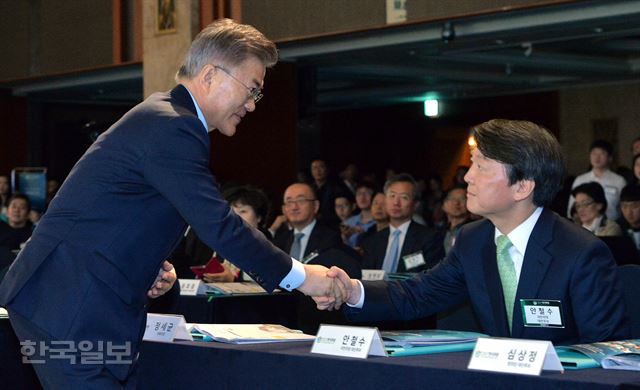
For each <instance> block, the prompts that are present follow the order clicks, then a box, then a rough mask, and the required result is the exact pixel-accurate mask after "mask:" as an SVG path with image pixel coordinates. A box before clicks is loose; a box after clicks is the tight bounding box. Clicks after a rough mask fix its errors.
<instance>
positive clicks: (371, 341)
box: [311, 324, 387, 359]
mask: <svg viewBox="0 0 640 390" xmlns="http://www.w3.org/2000/svg"><path fill="white" fill-rule="evenodd" d="M311 353H319V354H323V355H333V356H346V357H354V358H359V359H366V358H367V356H369V355H372V356H387V351H386V350H385V349H384V344H383V343H382V338H381V337H380V332H379V331H378V328H365V327H360V326H336V325H325V324H322V325H320V329H318V334H317V336H316V339H315V341H314V342H313V346H312V347H311Z"/></svg>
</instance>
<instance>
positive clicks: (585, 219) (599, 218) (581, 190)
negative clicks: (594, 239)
mask: <svg viewBox="0 0 640 390" xmlns="http://www.w3.org/2000/svg"><path fill="white" fill-rule="evenodd" d="M571 195H573V197H574V198H575V200H576V201H575V203H574V204H573V205H574V206H575V208H576V212H577V213H578V218H579V219H580V222H581V223H582V227H583V228H585V229H587V230H588V231H590V232H592V233H593V234H595V235H596V236H600V237H606V236H620V235H621V234H622V230H621V229H620V225H618V224H617V223H616V222H615V221H613V220H611V219H609V218H608V217H607V214H606V210H607V198H606V196H605V194H604V189H603V188H602V186H601V185H600V184H599V183H597V182H595V181H592V182H589V183H584V184H580V185H579V186H577V187H575V188H574V189H573V190H572V191H571Z"/></svg>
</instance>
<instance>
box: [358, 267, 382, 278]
mask: <svg viewBox="0 0 640 390" xmlns="http://www.w3.org/2000/svg"><path fill="white" fill-rule="evenodd" d="M384 275H385V272H384V270H383V269H363V270H362V280H384Z"/></svg>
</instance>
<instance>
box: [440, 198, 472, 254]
mask: <svg viewBox="0 0 640 390" xmlns="http://www.w3.org/2000/svg"><path fill="white" fill-rule="evenodd" d="M442 210H444V213H445V214H446V216H447V226H446V228H445V235H444V241H443V246H444V253H445V254H448V253H449V251H451V248H452V247H453V245H454V244H455V240H456V236H457V235H458V232H459V231H460V229H461V228H462V225H464V224H466V223H469V222H471V216H470V215H469V211H468V210H467V190H466V189H465V188H460V187H454V188H452V189H450V190H449V191H447V193H446V194H445V197H444V202H443V203H442Z"/></svg>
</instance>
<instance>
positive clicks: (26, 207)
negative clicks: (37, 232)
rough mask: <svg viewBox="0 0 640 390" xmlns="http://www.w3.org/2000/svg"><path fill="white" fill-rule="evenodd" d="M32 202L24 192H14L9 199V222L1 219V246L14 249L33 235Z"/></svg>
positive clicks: (18, 247)
mask: <svg viewBox="0 0 640 390" xmlns="http://www.w3.org/2000/svg"><path fill="white" fill-rule="evenodd" d="M29 211H31V203H30V202H29V198H27V197H26V196H25V195H22V194H13V195H12V196H11V197H10V198H9V201H8V207H7V222H6V223H5V222H3V221H0V246H2V247H5V248H8V249H11V250H14V249H20V245H21V244H22V243H24V242H26V241H27V240H28V239H29V237H31V232H32V231H33V225H32V224H31V221H29Z"/></svg>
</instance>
